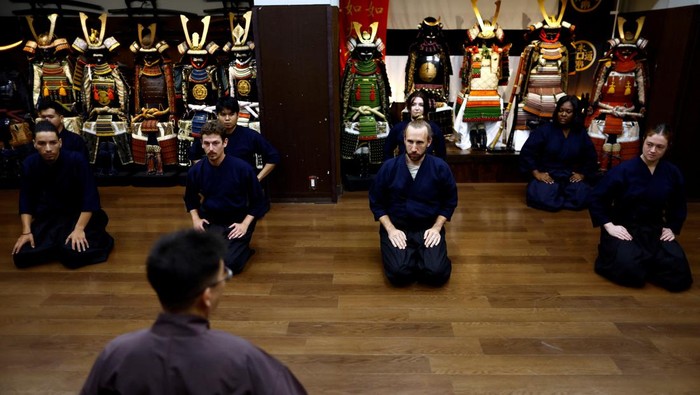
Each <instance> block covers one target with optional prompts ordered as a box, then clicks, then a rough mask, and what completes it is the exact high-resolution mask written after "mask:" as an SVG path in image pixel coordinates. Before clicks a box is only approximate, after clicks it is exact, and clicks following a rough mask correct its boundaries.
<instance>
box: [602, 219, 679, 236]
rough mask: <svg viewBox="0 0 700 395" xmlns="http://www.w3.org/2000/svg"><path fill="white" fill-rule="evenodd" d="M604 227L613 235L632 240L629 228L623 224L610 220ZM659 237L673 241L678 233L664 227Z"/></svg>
mask: <svg viewBox="0 0 700 395" xmlns="http://www.w3.org/2000/svg"><path fill="white" fill-rule="evenodd" d="M603 227H604V228H605V231H606V232H608V234H609V235H610V236H612V237H616V238H618V239H620V240H628V241H629V240H632V235H631V234H630V233H629V232H628V231H627V228H625V227H624V226H622V225H615V224H613V223H612V222H608V223H607V224H605V225H603ZM659 239H660V240H661V241H673V240H675V239H676V235H674V234H673V231H672V230H671V229H669V228H663V229H661V237H660V238H659Z"/></svg>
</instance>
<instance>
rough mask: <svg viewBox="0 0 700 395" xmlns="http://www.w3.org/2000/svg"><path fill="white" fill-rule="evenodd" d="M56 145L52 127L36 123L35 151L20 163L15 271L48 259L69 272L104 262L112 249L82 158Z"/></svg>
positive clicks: (88, 168) (54, 131)
mask: <svg viewBox="0 0 700 395" xmlns="http://www.w3.org/2000/svg"><path fill="white" fill-rule="evenodd" d="M61 142H62V141H61V139H60V138H59V137H58V131H57V130H56V127H55V126H54V125H53V124H51V123H50V122H48V121H40V122H38V123H37V124H36V131H35V133H34V148H36V150H37V152H36V153H34V154H32V155H30V156H28V157H27V159H25V161H24V163H23V165H22V178H21V186H20V192H19V213H20V218H21V221H22V234H21V235H20V237H19V238H18V239H17V242H16V243H15V246H14V248H13V249H12V254H13V255H14V262H15V265H16V266H17V267H19V268H25V267H29V266H34V265H37V264H41V263H45V262H49V261H52V260H58V261H60V262H61V263H62V264H63V265H65V266H66V267H69V268H78V267H81V266H85V265H90V264H93V263H99V262H104V261H106V260H107V257H108V256H109V252H110V251H111V250H112V247H113V246H114V239H113V238H112V237H111V236H110V235H109V234H108V233H107V231H106V230H105V228H106V226H107V221H108V218H107V214H105V212H104V211H103V210H102V209H101V208H100V195H99V193H98V192H97V186H96V185H95V180H94V178H93V175H92V172H91V171H90V166H89V164H88V162H87V159H86V158H85V157H84V156H83V155H81V154H79V153H76V152H71V151H64V150H62V149H61Z"/></svg>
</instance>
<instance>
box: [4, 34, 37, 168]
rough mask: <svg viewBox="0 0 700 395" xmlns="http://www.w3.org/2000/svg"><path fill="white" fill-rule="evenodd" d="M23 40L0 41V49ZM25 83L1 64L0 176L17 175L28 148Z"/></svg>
mask: <svg viewBox="0 0 700 395" xmlns="http://www.w3.org/2000/svg"><path fill="white" fill-rule="evenodd" d="M20 44H22V41H21V40H20V41H18V42H16V43H14V44H9V45H3V46H2V47H0V53H1V52H3V51H8V50H11V49H12V48H15V47H17V46H19V45H20ZM26 92H27V90H26V86H25V84H24V83H23V81H22V78H21V77H20V74H19V72H17V71H16V70H12V69H10V68H9V65H0V179H16V178H19V175H20V164H21V162H22V160H23V159H24V158H25V157H26V156H27V155H28V154H29V153H30V152H31V145H32V144H31V143H32V132H31V130H30V128H29V118H30V115H29V114H27V111H28V110H29V108H30V104H29V98H28V97H27V95H26Z"/></svg>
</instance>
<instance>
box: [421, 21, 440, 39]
mask: <svg viewBox="0 0 700 395" xmlns="http://www.w3.org/2000/svg"><path fill="white" fill-rule="evenodd" d="M418 28H419V32H420V33H419V34H420V35H422V37H423V38H424V39H425V40H426V41H435V40H436V39H437V37H438V34H440V30H442V22H440V19H435V18H433V17H432V16H429V17H427V18H425V19H423V21H422V22H421V23H420V25H418Z"/></svg>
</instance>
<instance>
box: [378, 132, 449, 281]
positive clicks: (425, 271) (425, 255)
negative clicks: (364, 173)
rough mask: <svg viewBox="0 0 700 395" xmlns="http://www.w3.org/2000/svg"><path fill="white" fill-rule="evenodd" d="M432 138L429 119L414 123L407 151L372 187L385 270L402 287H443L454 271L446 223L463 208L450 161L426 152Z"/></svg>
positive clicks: (407, 134) (390, 162)
mask: <svg viewBox="0 0 700 395" xmlns="http://www.w3.org/2000/svg"><path fill="white" fill-rule="evenodd" d="M432 141H433V139H432V131H431V129H430V125H429V124H428V123H427V122H425V121H423V120H417V121H412V122H411V123H409V124H408V126H407V127H406V131H405V132H404V144H405V146H406V151H405V152H406V153H405V154H404V155H400V156H397V157H395V158H392V159H389V160H388V161H386V162H384V164H382V167H381V168H380V169H379V172H378V173H377V176H376V177H375V179H374V184H373V185H372V188H371V189H370V191H369V206H370V209H371V210H372V213H373V214H374V219H375V220H377V221H379V223H380V224H381V225H380V226H379V239H380V246H381V252H382V262H383V264H384V272H385V273H386V276H387V279H388V280H389V282H391V283H392V284H393V285H396V286H403V285H408V284H411V283H412V282H414V281H418V282H422V283H425V284H428V285H432V286H440V285H443V284H444V283H446V282H447V280H449V279H450V274H451V272H452V262H451V261H450V258H448V257H447V245H446V243H445V228H444V225H445V222H446V221H449V220H450V218H451V217H452V213H454V210H455V208H456V207H457V184H456V183H455V179H454V177H453V176H452V172H451V171H450V167H449V166H448V165H447V163H446V162H445V161H444V160H442V159H440V158H438V157H436V156H434V155H426V151H427V150H428V148H429V147H430V145H431V143H432Z"/></svg>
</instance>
